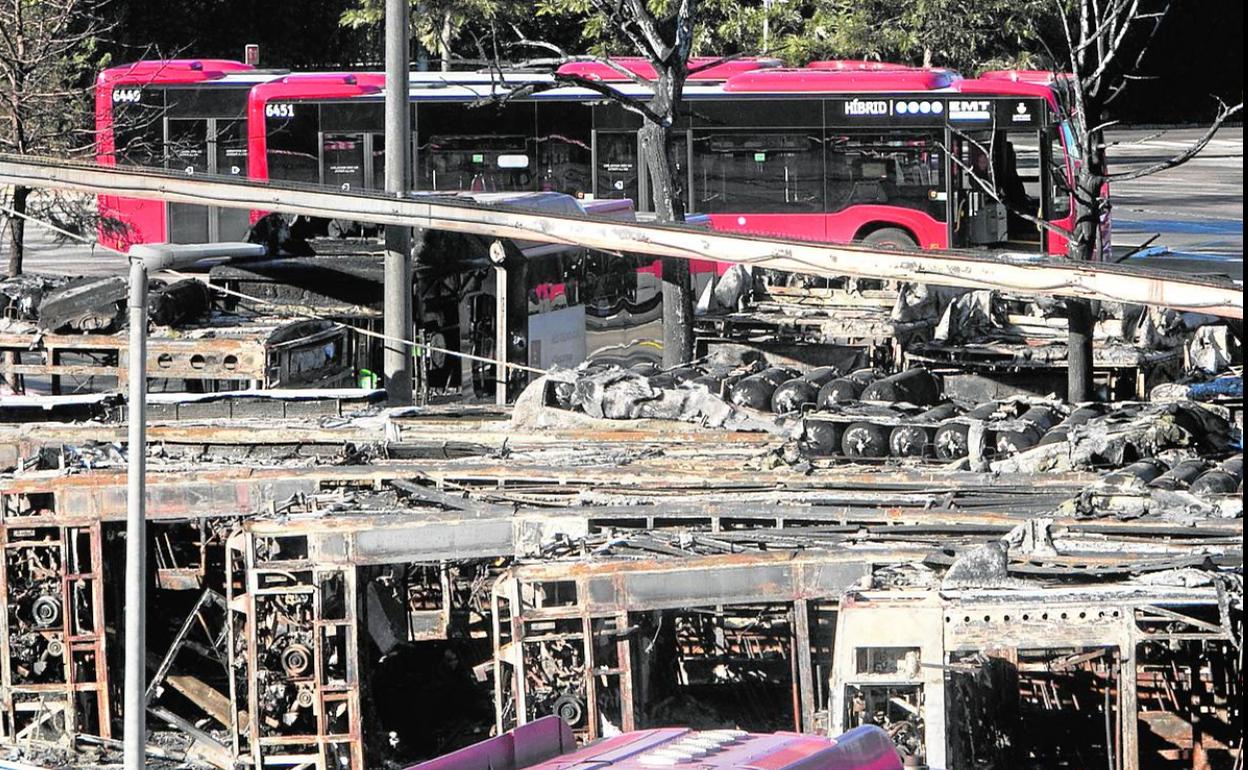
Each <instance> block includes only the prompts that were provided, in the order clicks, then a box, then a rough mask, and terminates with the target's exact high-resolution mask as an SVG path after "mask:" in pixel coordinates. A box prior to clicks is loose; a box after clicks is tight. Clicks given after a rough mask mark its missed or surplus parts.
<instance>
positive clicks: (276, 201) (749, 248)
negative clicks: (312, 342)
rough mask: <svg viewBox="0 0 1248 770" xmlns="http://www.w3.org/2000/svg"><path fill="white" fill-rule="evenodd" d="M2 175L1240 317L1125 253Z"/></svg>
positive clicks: (120, 176)
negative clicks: (1090, 254) (902, 242)
mask: <svg viewBox="0 0 1248 770" xmlns="http://www.w3.org/2000/svg"><path fill="white" fill-rule="evenodd" d="M0 183H6V184H14V185H22V186H25V187H38V188H54V189H63V190H76V191H80V192H86V193H94V194H115V195H124V196H127V197H133V198H146V199H152V200H163V201H169V202H175V203H193V204H200V205H209V206H218V207H223V208H242V209H257V210H265V211H274V212H279V213H286V214H303V215H307V216H314V217H324V218H330V219H351V220H357V221H361V222H373V223H376V224H383V225H402V226H405V227H422V228H428V229H433V230H446V231H450V232H459V233H472V234H476V235H482V236H487V237H495V238H510V239H522V240H527V241H536V242H541V243H555V244H575V245H578V246H586V247H590V248H597V249H606V250H613V251H615V250H622V251H628V252H635V253H639V254H649V255H652V256H656V257H676V258H680V259H710V260H716V261H720V262H732V263H737V264H744V265H753V266H758V267H766V268H771V269H776V270H787V271H791V272H797V273H806V274H811V275H821V276H828V277H839V276H860V277H867V278H879V279H886V280H896V281H917V282H920V283H926V284H933V285H938V286H960V287H969V288H976V289H1001V290H1006V291H1014V292H1018V293H1021V294H1029V295H1034V296H1054V295H1056V296H1064V297H1082V298H1086V299H1099V300H1108V301H1113V302H1128V303H1133V304H1140V305H1150V306H1156V307H1170V308H1174V309H1176V310H1188V311H1195V312H1202V313H1209V314H1212V315H1217V316H1221V317H1225V318H1231V319H1238V320H1242V319H1243V317H1244V298H1243V290H1242V288H1241V287H1240V286H1239V285H1237V284H1236V283H1235V282H1233V281H1229V280H1219V279H1216V278H1210V277H1207V276H1195V275H1186V274H1178V273H1168V272H1163V271H1156V270H1144V269H1140V268H1135V267H1127V266H1123V265H1107V264H1102V263H1086V262H1071V261H1068V260H1061V259H1053V258H1047V257H1036V256H1034V255H1028V256H1027V257H1026V259H1019V260H1015V259H1009V258H1006V257H1000V256H997V257H994V256H987V255H983V254H975V253H969V252H955V251H921V250H901V249H897V250H894V249H879V248H874V247H871V246H865V245H829V244H819V243H810V242H806V241H799V240H791V239H779V238H773V237H760V236H749V235H737V234H729V233H722V232H714V231H709V230H704V229H698V228H690V227H682V226H674V225H654V224H639V223H628V222H620V221H617V220H609V219H605V218H599V217H591V216H571V215H562V214H550V213H545V212H542V213H534V212H532V211H525V210H523V209H516V208H508V207H503V206H497V205H490V206H486V205H481V204H477V203H473V202H470V201H465V200H458V199H452V198H446V197H442V198H438V197H432V196H428V197H426V196H420V197H408V198H395V197H393V196H387V195H385V194H378V193H359V192H340V191H333V190H327V189H325V188H322V187H316V186H310V185H292V184H276V183H256V182H239V181H237V180H234V179H225V178H211V177H202V176H196V177H188V176H185V175H177V174H170V173H165V172H160V171H153V170H146V169H142V170H140V169H130V168H120V167H104V166H97V165H95V164H89V163H70V162H66V161H62V160H53V159H46V158H31V157H23V156H14V155H0Z"/></svg>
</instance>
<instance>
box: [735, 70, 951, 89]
mask: <svg viewBox="0 0 1248 770" xmlns="http://www.w3.org/2000/svg"><path fill="white" fill-rule="evenodd" d="M957 80H958V74H957V73H956V72H953V71H952V70H939V69H898V70H892V69H884V70H852V69H850V70H826V69H809V68H807V69H770V70H755V71H753V72H743V73H741V74H740V75H734V76H733V77H731V78H729V79H728V80H727V81H726V82H725V83H724V90H725V91H727V92H728V93H759V92H766V93H846V92H853V91H862V92H872V93H884V92H890V91H891V92H896V93H903V92H907V91H934V90H936V89H938V88H948V87H949V86H950V85H952V84H953V83H955V82H956V81H957Z"/></svg>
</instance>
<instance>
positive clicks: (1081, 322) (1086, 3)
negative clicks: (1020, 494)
mask: <svg viewBox="0 0 1248 770" xmlns="http://www.w3.org/2000/svg"><path fill="white" fill-rule="evenodd" d="M1054 4H1055V7H1056V17H1057V20H1058V22H1059V26H1060V29H1061V32H1060V35H1059V42H1058V45H1057V46H1056V50H1055V49H1054V47H1050V48H1049V56H1050V57H1051V58H1052V59H1053V62H1054V65H1055V66H1054V68H1055V70H1065V71H1064V72H1054V73H1053V87H1054V90H1055V92H1056V94H1057V98H1058V102H1059V105H1060V107H1061V108H1062V112H1063V113H1064V114H1065V115H1067V116H1068V118H1069V119H1068V123H1067V125H1068V127H1069V132H1068V142H1069V143H1070V148H1069V149H1070V150H1071V153H1072V155H1073V163H1072V170H1073V179H1072V180H1071V181H1072V184H1071V189H1070V190H1068V192H1070V193H1071V195H1072V198H1073V199H1074V206H1073V207H1074V214H1075V217H1074V225H1073V226H1072V227H1069V228H1067V227H1062V226H1059V225H1056V224H1054V223H1052V222H1046V221H1044V220H1041V219H1040V218H1038V217H1036V216H1035V214H1034V212H1028V211H1023V210H1020V209H1019V208H1018V207H1017V205H1016V204H1012V203H1011V201H1009V200H1006V198H1005V196H1003V195H1001V194H1000V186H999V185H998V184H997V180H996V179H995V172H994V170H993V169H991V168H990V169H989V175H988V177H987V178H985V177H983V176H980V175H977V174H976V173H975V172H974V170H973V169H971V168H969V167H968V166H966V165H965V164H959V165H960V166H961V168H962V170H963V171H964V172H965V173H967V174H968V175H969V176H970V177H971V178H972V180H973V181H974V183H975V184H976V186H977V187H978V188H979V189H980V190H981V191H982V192H984V193H985V194H987V195H989V196H990V197H992V198H994V199H995V200H996V201H997V202H999V203H1001V204H1002V205H1004V206H1006V207H1007V208H1009V209H1010V210H1011V211H1012V212H1013V213H1014V214H1016V215H1017V216H1020V217H1022V218H1024V219H1026V220H1027V221H1029V222H1031V223H1033V224H1035V225H1036V226H1037V227H1040V228H1043V229H1045V230H1048V231H1049V232H1051V233H1054V234H1057V235H1060V236H1061V237H1063V238H1065V239H1066V242H1067V247H1066V252H1067V256H1068V257H1070V258H1071V259H1074V260H1085V261H1086V260H1095V259H1098V258H1101V257H1102V255H1105V256H1108V255H1107V254H1105V252H1106V248H1107V246H1108V243H1107V242H1106V241H1105V239H1104V237H1103V231H1102V226H1103V224H1104V223H1107V222H1108V221H1109V219H1108V217H1109V210H1110V198H1109V188H1108V185H1109V184H1110V183H1111V182H1114V181H1126V180H1130V179H1139V178H1141V177H1145V176H1149V175H1152V174H1157V173H1160V172H1162V171H1165V170H1167V169H1171V168H1174V167H1176V166H1180V165H1182V164H1184V163H1186V162H1188V161H1189V160H1191V159H1192V158H1194V157H1195V156H1196V155H1197V154H1199V153H1200V151H1201V150H1203V149H1204V148H1205V146H1206V145H1207V144H1208V143H1209V141H1210V140H1212V139H1213V137H1214V135H1215V134H1216V133H1217V131H1218V129H1219V128H1221V127H1222V125H1223V124H1224V123H1225V122H1226V121H1227V119H1229V118H1231V117H1233V116H1234V115H1236V114H1238V113H1239V112H1240V111H1241V110H1242V109H1243V101H1242V100H1241V101H1240V102H1239V103H1238V104H1235V105H1228V104H1226V103H1225V102H1223V101H1221V100H1218V101H1217V110H1216V112H1215V114H1214V116H1213V118H1212V121H1211V122H1210V124H1209V127H1208V128H1207V129H1206V131H1205V132H1204V133H1203V134H1202V135H1201V136H1200V137H1199V138H1198V139H1197V140H1196V141H1194V142H1192V143H1191V144H1190V145H1188V146H1187V147H1186V148H1184V149H1183V150H1182V151H1180V152H1177V153H1175V154H1174V155H1173V156H1171V157H1168V158H1165V159H1163V160H1161V161H1158V162H1155V163H1150V164H1148V165H1145V166H1141V167H1135V168H1127V169H1123V170H1121V171H1110V170H1109V167H1108V164H1107V161H1106V155H1107V150H1108V147H1109V145H1108V143H1107V141H1106V139H1105V131H1106V130H1107V129H1109V128H1111V127H1113V126H1114V125H1116V124H1117V121H1115V120H1112V119H1110V118H1109V117H1108V116H1109V114H1110V111H1111V109H1112V104H1113V102H1114V101H1115V100H1116V99H1118V98H1119V97H1120V96H1121V95H1122V94H1123V93H1124V92H1125V91H1126V90H1127V89H1128V88H1130V87H1131V86H1132V85H1134V84H1137V83H1139V82H1141V81H1147V80H1149V79H1150V78H1148V77H1147V76H1144V75H1141V74H1140V68H1141V65H1142V64H1143V61H1144V58H1145V56H1146V55H1147V53H1148V50H1149V45H1150V44H1151V42H1152V41H1153V39H1154V37H1155V36H1156V34H1157V31H1158V29H1159V28H1160V26H1161V24H1162V23H1163V21H1164V20H1165V18H1166V16H1167V14H1168V13H1169V11H1170V8H1171V6H1172V4H1173V3H1172V2H1170V1H1169V0H1158V1H1157V2H1151V3H1150V2H1149V0H1054ZM963 139H966V140H969V139H970V138H969V137H967V136H965V135H964V136H963ZM980 150H981V151H983V152H985V153H986V154H987V155H988V157H989V158H992V157H993V154H992V151H991V148H984V147H980ZM954 162H955V163H958V161H957V159H956V158H955V159H954ZM1059 171H1060V173H1055V174H1054V179H1055V182H1057V183H1065V181H1066V174H1065V170H1064V169H1061V170H1059ZM1066 306H1067V309H1068V320H1069V324H1070V338H1069V342H1068V350H1069V358H1068V363H1069V370H1070V378H1069V383H1068V397H1069V398H1070V400H1072V401H1085V400H1087V399H1088V398H1089V397H1090V396H1091V389H1092V328H1093V320H1094V319H1093V313H1092V309H1091V305H1090V303H1089V302H1088V301H1087V300H1078V299H1068V300H1067V301H1066Z"/></svg>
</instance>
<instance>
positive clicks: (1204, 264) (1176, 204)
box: [1109, 126, 1244, 280]
mask: <svg viewBox="0 0 1248 770" xmlns="http://www.w3.org/2000/svg"><path fill="white" fill-rule="evenodd" d="M1201 133H1202V131H1200V130H1198V129H1180V130H1175V131H1168V132H1166V133H1164V134H1162V135H1160V136H1158V135H1156V134H1157V132H1154V131H1124V132H1121V133H1118V134H1114V135H1112V136H1110V137H1109V138H1110V140H1111V141H1115V142H1118V144H1116V145H1114V146H1113V148H1112V149H1111V150H1110V172H1111V173H1113V172H1116V171H1127V170H1129V169H1134V168H1140V167H1146V166H1147V165H1149V164H1152V163H1157V162H1160V161H1162V160H1165V159H1166V158H1168V157H1170V156H1172V155H1174V154H1175V153H1177V152H1181V151H1182V150H1183V148H1184V147H1186V146H1188V145H1189V144H1190V143H1191V142H1192V141H1193V140H1195V139H1196V138H1198V137H1199V136H1200V135H1201ZM1110 196H1111V201H1112V203H1113V209H1112V216H1113V222H1114V236H1113V238H1114V243H1115V244H1116V245H1124V244H1129V245H1138V244H1142V243H1145V242H1146V241H1148V239H1149V238H1151V237H1153V236H1156V237H1157V240H1155V241H1154V242H1153V244H1152V246H1153V247H1165V248H1166V249H1168V250H1169V251H1170V252H1171V254H1169V255H1164V256H1152V255H1151V254H1150V253H1149V252H1152V251H1153V249H1151V248H1150V249H1149V250H1148V252H1145V253H1144V254H1143V255H1142V256H1141V257H1138V258H1133V259H1132V260H1129V261H1128V264H1132V263H1135V262H1146V263H1149V264H1155V265H1157V266H1159V267H1162V266H1164V267H1167V268H1174V269H1179V270H1184V271H1188V272H1211V273H1224V274H1229V275H1231V276H1232V277H1235V278H1237V279H1239V280H1243V277H1244V129H1243V127H1241V126H1235V127H1232V128H1227V129H1224V130H1222V131H1219V132H1218V134H1217V136H1216V137H1214V139H1213V141H1211V142H1210V143H1209V145H1208V146H1206V147H1205V149H1204V151H1203V152H1201V153H1200V154H1199V155H1197V156H1196V157H1195V158H1193V159H1192V160H1191V161H1189V162H1188V163H1186V164H1184V165H1182V166H1179V167H1177V168H1172V169H1168V170H1166V171H1163V172H1161V173H1159V174H1156V175H1153V176H1149V177H1144V178H1143V179H1137V180H1132V181H1125V182H1117V183H1113V182H1111V183H1110Z"/></svg>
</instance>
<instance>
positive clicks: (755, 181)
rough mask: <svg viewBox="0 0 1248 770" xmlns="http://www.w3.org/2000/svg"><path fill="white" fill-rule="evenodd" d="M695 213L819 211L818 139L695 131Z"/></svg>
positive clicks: (820, 146) (820, 172)
mask: <svg viewBox="0 0 1248 770" xmlns="http://www.w3.org/2000/svg"><path fill="white" fill-rule="evenodd" d="M693 176H694V185H695V188H696V196H695V198H694V203H693V209H694V210H695V211H697V212H699V213H705V214H716V213H724V212H754V213H767V212H785V213H789V212H791V213H802V212H809V213H815V212H822V211H823V140H822V138H821V137H819V136H817V135H815V134H814V133H812V132H807V131H697V130H695V131H694V134H693Z"/></svg>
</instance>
